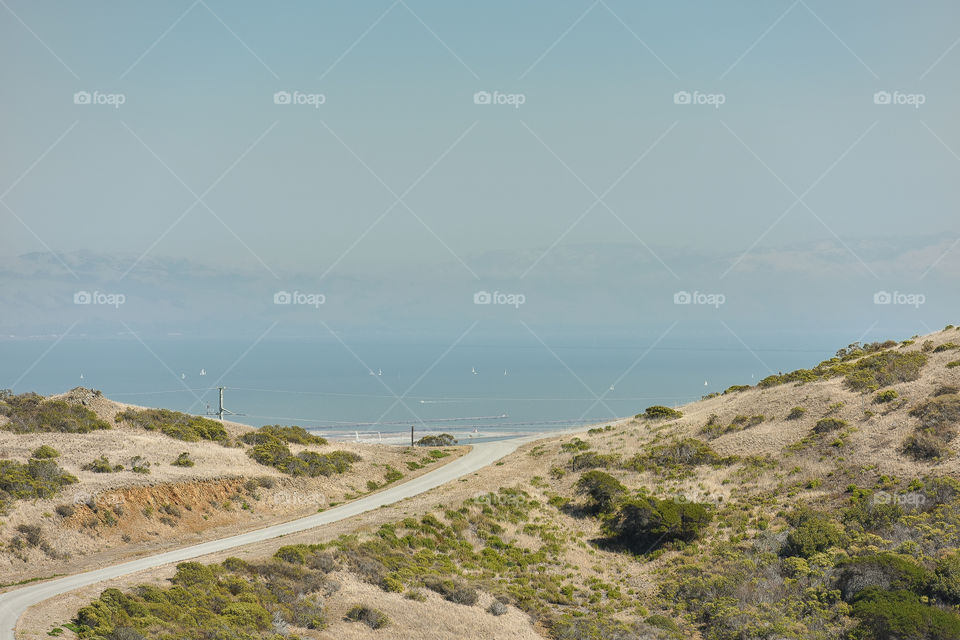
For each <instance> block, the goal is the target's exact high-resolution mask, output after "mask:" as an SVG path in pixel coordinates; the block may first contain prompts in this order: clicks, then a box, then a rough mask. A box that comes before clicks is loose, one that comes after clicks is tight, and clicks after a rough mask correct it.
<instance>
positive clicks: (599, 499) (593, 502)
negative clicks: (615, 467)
mask: <svg viewBox="0 0 960 640" xmlns="http://www.w3.org/2000/svg"><path fill="white" fill-rule="evenodd" d="M576 489H577V493H579V494H581V495H586V496H588V497H589V499H590V505H589V507H590V509H591V510H592V511H593V512H594V513H607V512H609V511H610V510H611V509H612V508H613V506H614V504H615V503H616V501H617V500H619V499H620V497H621V496H623V495H624V494H625V493H626V492H627V488H626V487H625V486H623V484H621V483H620V481H619V480H617V479H616V478H614V477H613V476H611V475H610V474H609V473H605V472H603V471H597V470H593V471H587V472H586V473H584V474H583V475H581V476H580V479H579V480H577V484H576Z"/></svg>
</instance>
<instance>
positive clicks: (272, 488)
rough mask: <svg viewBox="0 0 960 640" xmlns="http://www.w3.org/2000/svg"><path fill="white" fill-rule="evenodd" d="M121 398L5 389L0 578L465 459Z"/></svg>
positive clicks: (342, 495)
mask: <svg viewBox="0 0 960 640" xmlns="http://www.w3.org/2000/svg"><path fill="white" fill-rule="evenodd" d="M463 451H464V448H462V447H448V448H446V450H437V451H435V452H434V453H433V456H436V457H432V456H431V455H430V452H428V451H425V450H423V449H419V448H418V449H413V448H411V447H396V446H385V445H375V444H359V443H350V442H337V443H330V442H327V441H326V439H324V438H321V437H317V436H315V435H311V434H310V433H308V432H306V431H305V430H303V429H301V428H299V427H265V428H261V429H254V428H253V427H250V426H247V425H242V424H237V423H233V422H228V421H224V422H222V423H221V422H220V421H217V420H211V419H209V418H204V417H200V416H191V415H187V414H183V413H179V412H175V411H168V410H162V409H145V408H143V407H137V406H133V405H128V404H123V403H119V402H114V401H112V400H110V399H108V398H106V397H104V396H103V395H102V394H101V393H100V392H99V391H95V390H90V389H84V388H81V387H78V388H76V389H73V390H71V391H69V392H67V393H64V394H60V395H55V396H51V397H42V396H38V395H36V394H29V393H27V394H20V395H14V394H12V393H9V392H0V508H2V510H3V511H2V514H0V545H2V546H0V583H3V584H7V583H13V582H20V581H23V580H28V579H31V578H42V577H45V576H49V575H53V574H63V573H67V572H70V573H73V572H76V571H80V570H84V569H87V568H91V567H97V566H102V565H103V564H110V563H112V562H113V561H115V560H116V559H117V558H120V557H122V558H128V559H129V558H130V557H131V556H135V555H143V554H149V553H156V552H158V551H161V550H165V549H169V548H173V547H177V546H183V545H185V544H193V543H196V542H199V541H202V540H207V539H213V538H219V537H224V536H227V535H233V534H236V533H239V532H242V531H245V530H248V529H251V528H259V527H262V526H265V525H268V524H272V523H275V522H281V521H285V520H291V519H293V518H296V517H299V516H303V515H309V514H311V513H316V512H317V511H318V510H320V509H325V508H329V507H330V506H334V505H336V504H339V503H343V502H346V501H349V500H351V499H353V498H356V497H358V496H361V495H364V494H367V493H369V492H372V491H376V490H378V489H380V488H382V487H384V486H386V485H388V484H393V483H397V482H401V481H405V480H407V479H410V478H412V477H415V476H417V475H420V474H422V473H425V472H427V471H428V470H430V469H431V468H436V467H437V466H440V465H442V464H445V463H446V462H448V461H450V460H453V459H455V458H456V457H458V456H459V455H460V454H461V453H462V452H463Z"/></svg>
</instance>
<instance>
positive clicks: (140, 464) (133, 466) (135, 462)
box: [130, 456, 150, 474]
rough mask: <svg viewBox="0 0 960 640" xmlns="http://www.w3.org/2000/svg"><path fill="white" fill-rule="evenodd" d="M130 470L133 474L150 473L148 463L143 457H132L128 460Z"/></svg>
mask: <svg viewBox="0 0 960 640" xmlns="http://www.w3.org/2000/svg"><path fill="white" fill-rule="evenodd" d="M130 470H131V471H133V472H134V473H142V474H148V473H150V463H149V462H148V461H147V460H146V459H145V458H144V457H143V456H133V458H131V459H130Z"/></svg>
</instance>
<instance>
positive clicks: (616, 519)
mask: <svg viewBox="0 0 960 640" xmlns="http://www.w3.org/2000/svg"><path fill="white" fill-rule="evenodd" d="M712 518H713V515H712V513H711V512H710V510H709V507H708V505H706V504H701V503H697V502H680V501H674V500H660V499H657V498H654V497H652V496H642V497H638V498H631V499H629V500H626V501H624V502H622V503H621V504H620V506H618V507H617V510H616V512H615V513H614V514H612V515H611V516H610V517H609V518H607V520H606V522H605V531H606V532H607V534H608V535H609V536H610V538H611V539H612V540H614V541H616V542H617V543H618V544H622V545H623V546H625V547H627V548H629V549H630V550H632V551H634V552H636V553H648V552H650V551H653V550H654V549H655V548H656V547H658V546H660V545H661V544H664V543H667V542H670V541H673V540H680V541H684V542H690V541H692V540H696V539H697V538H698V537H699V536H700V534H701V532H702V531H703V529H704V528H706V527H707V525H709V524H710V521H711V520H712Z"/></svg>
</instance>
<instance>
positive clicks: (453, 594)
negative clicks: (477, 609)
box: [423, 576, 480, 607]
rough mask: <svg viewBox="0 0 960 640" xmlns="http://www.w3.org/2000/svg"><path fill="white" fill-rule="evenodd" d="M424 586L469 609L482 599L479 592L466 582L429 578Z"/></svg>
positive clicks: (424, 582) (424, 581) (425, 580)
mask: <svg viewBox="0 0 960 640" xmlns="http://www.w3.org/2000/svg"><path fill="white" fill-rule="evenodd" d="M423 586H425V587H426V588H427V589H430V590H431V591H435V592H436V593H439V594H440V595H441V596H443V598H444V599H445V600H448V601H450V602H455V603H457V604H462V605H466V606H468V607H472V606H473V605H475V604H477V600H479V599H480V594H479V593H477V590H476V589H475V588H474V587H472V586H470V585H469V584H467V583H465V582H460V581H454V580H451V579H444V578H439V577H436V576H428V577H426V578H424V580H423Z"/></svg>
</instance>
